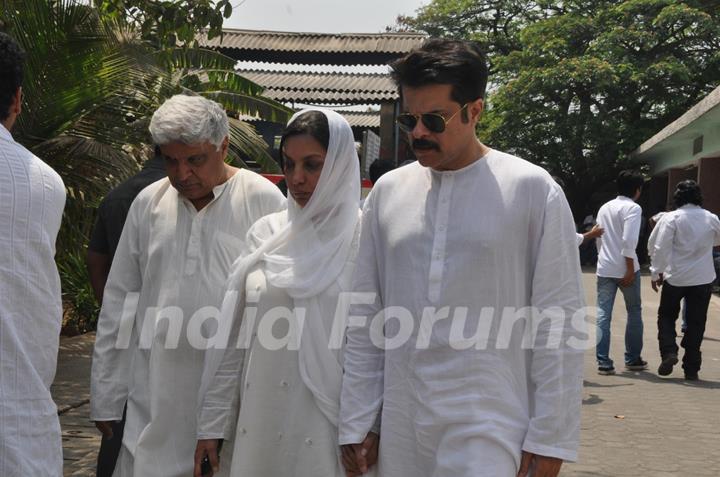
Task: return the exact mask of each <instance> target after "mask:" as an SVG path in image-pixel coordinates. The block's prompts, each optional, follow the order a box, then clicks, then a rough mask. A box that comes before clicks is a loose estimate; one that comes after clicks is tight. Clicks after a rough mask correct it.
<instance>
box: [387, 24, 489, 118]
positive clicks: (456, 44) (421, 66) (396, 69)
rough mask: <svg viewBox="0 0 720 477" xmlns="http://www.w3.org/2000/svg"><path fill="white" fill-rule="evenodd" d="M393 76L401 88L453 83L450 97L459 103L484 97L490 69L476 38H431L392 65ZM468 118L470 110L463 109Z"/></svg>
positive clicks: (463, 103)
mask: <svg viewBox="0 0 720 477" xmlns="http://www.w3.org/2000/svg"><path fill="white" fill-rule="evenodd" d="M390 67H391V68H392V71H391V73H390V75H391V76H392V79H393V80H394V81H395V83H396V84H397V86H398V90H399V91H400V94H401V96H402V87H403V86H408V87H410V88H418V87H421V86H427V85H433V84H449V85H451V86H452V90H451V91H450V98H452V100H453V101H455V102H457V103H458V104H460V105H465V104H467V103H470V102H472V101H475V100H477V99H484V98H485V88H486V87H487V80H488V68H487V61H486V60H485V53H484V52H483V50H482V48H481V47H480V44H479V43H477V42H474V41H463V40H449V39H444V38H431V39H429V40H427V41H426V42H425V43H423V44H422V45H421V46H419V47H416V48H414V49H412V50H411V51H410V52H409V53H408V54H407V55H405V56H404V57H402V58H400V59H399V60H396V61H394V62H392V63H391V64H390ZM462 117H463V121H467V111H466V110H463V112H462Z"/></svg>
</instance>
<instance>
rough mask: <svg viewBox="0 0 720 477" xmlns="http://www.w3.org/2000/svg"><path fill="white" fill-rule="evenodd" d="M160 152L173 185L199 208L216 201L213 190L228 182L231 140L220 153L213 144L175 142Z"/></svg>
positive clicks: (223, 144) (161, 148)
mask: <svg viewBox="0 0 720 477" xmlns="http://www.w3.org/2000/svg"><path fill="white" fill-rule="evenodd" d="M159 149H160V154H161V156H162V157H163V159H164V160H165V169H166V170H167V175H168V179H170V183H171V184H172V185H173V187H175V189H177V191H178V192H179V193H180V195H182V196H183V197H185V198H187V199H188V200H189V201H190V202H192V203H193V204H194V205H195V206H196V207H197V206H198V205H201V207H202V206H204V205H205V204H207V203H208V202H209V201H210V200H212V197H213V188H214V187H216V186H218V185H220V184H222V183H224V182H225V181H226V180H227V170H226V167H225V157H226V156H227V150H228V138H227V137H226V138H225V140H224V141H223V142H222V144H221V146H220V149H219V150H218V149H217V148H216V147H215V145H214V144H211V143H209V142H203V143H199V144H183V143H181V142H171V143H169V144H164V145H161V146H159Z"/></svg>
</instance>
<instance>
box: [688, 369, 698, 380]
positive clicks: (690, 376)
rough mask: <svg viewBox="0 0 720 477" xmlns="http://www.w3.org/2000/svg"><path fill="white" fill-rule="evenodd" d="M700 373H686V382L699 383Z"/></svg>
mask: <svg viewBox="0 0 720 477" xmlns="http://www.w3.org/2000/svg"><path fill="white" fill-rule="evenodd" d="M699 380H700V378H699V377H698V373H688V372H687V371H685V381H699Z"/></svg>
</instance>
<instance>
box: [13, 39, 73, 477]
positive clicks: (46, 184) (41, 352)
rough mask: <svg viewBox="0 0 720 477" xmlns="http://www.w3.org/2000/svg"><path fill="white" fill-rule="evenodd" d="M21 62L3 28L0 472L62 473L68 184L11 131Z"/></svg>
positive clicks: (19, 52)
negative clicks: (59, 256) (62, 252)
mask: <svg viewBox="0 0 720 477" xmlns="http://www.w3.org/2000/svg"><path fill="white" fill-rule="evenodd" d="M24 59H25V53H24V52H23V50H22V49H21V47H20V46H19V45H18V44H17V43H16V42H15V40H14V39H12V38H11V37H10V36H8V35H6V34H4V33H0V203H1V204H2V207H0V476H2V477H21V476H22V477H24V476H30V475H31V476H43V477H59V476H61V475H62V473H63V471H62V467H63V458H62V440H61V436H60V422H59V421H58V414H57V407H56V406H55V403H54V402H53V399H52V396H51V395H50V384H51V383H52V382H53V379H54V377H55V368H56V364H57V356H58V344H59V338H58V337H59V336H60V322H61V320H62V303H61V299H60V277H59V275H58V271H57V267H56V266H55V261H54V256H55V238H56V237H57V234H58V230H59V229H60V221H61V218H62V212H63V208H64V207H65V186H64V185H63V182H62V179H60V176H59V175H58V174H57V173H56V172H55V171H54V170H52V169H51V168H50V166H48V165H47V164H45V163H44V162H43V161H41V160H40V159H39V158H37V157H36V156H35V155H34V154H33V153H31V152H30V151H28V150H27V149H25V148H24V147H23V146H21V145H20V144H18V143H17V142H15V140H14V139H13V137H12V135H11V134H10V130H11V129H12V127H13V125H14V124H15V120H16V119H17V117H18V115H19V114H20V111H21V109H22V106H21V104H22V79H23V63H24ZM31 79H34V80H36V81H37V78H31Z"/></svg>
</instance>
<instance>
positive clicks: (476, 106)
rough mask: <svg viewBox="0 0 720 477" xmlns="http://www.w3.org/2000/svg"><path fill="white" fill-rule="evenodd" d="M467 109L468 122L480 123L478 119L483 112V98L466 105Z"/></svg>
mask: <svg viewBox="0 0 720 477" xmlns="http://www.w3.org/2000/svg"><path fill="white" fill-rule="evenodd" d="M467 109H468V113H469V114H470V121H471V122H472V123H473V124H475V123H477V122H478V121H480V118H481V117H482V113H483V111H484V110H485V101H484V100H483V98H478V99H476V100H475V101H473V102H471V103H470V104H468V107H467Z"/></svg>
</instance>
